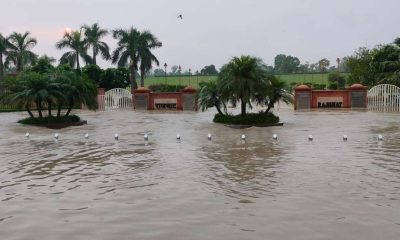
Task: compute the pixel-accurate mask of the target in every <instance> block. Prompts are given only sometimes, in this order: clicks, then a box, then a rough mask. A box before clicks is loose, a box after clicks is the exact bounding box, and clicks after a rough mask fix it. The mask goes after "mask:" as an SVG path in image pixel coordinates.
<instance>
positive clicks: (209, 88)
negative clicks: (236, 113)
mask: <svg viewBox="0 0 400 240" xmlns="http://www.w3.org/2000/svg"><path fill="white" fill-rule="evenodd" d="M199 86H200V91H199V92H198V96H197V97H198V102H199V105H200V108H201V110H202V111H204V110H206V109H207V108H211V107H216V108H217V111H218V113H219V114H223V113H222V110H221V108H223V110H224V112H226V104H225V101H224V100H223V99H222V94H221V92H220V89H219V86H218V84H217V82H216V81H210V82H200V83H199Z"/></svg>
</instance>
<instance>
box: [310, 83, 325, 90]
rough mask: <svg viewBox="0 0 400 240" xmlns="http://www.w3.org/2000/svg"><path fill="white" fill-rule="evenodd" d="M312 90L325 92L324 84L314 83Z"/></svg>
mask: <svg viewBox="0 0 400 240" xmlns="http://www.w3.org/2000/svg"><path fill="white" fill-rule="evenodd" d="M312 88H313V89H314V90H325V89H326V84H317V83H314V84H313V85H312Z"/></svg>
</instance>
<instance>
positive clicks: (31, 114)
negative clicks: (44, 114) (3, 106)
mask: <svg viewBox="0 0 400 240" xmlns="http://www.w3.org/2000/svg"><path fill="white" fill-rule="evenodd" d="M25 110H26V111H27V112H28V113H29V116H31V118H35V116H33V113H32V112H31V109H29V107H28V106H25Z"/></svg>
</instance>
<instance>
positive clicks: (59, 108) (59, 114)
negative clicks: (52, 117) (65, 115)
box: [57, 103, 61, 117]
mask: <svg viewBox="0 0 400 240" xmlns="http://www.w3.org/2000/svg"><path fill="white" fill-rule="evenodd" d="M60 116H61V103H60V104H58V109H57V117H60Z"/></svg>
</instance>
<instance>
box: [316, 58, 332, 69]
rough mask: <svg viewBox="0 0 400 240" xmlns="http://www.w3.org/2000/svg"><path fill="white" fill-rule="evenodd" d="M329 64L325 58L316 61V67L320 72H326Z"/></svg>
mask: <svg viewBox="0 0 400 240" xmlns="http://www.w3.org/2000/svg"><path fill="white" fill-rule="evenodd" d="M329 65H330V62H329V60H328V59H326V58H323V59H321V60H319V61H318V67H319V70H320V71H321V72H326V71H327V70H328V67H329Z"/></svg>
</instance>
